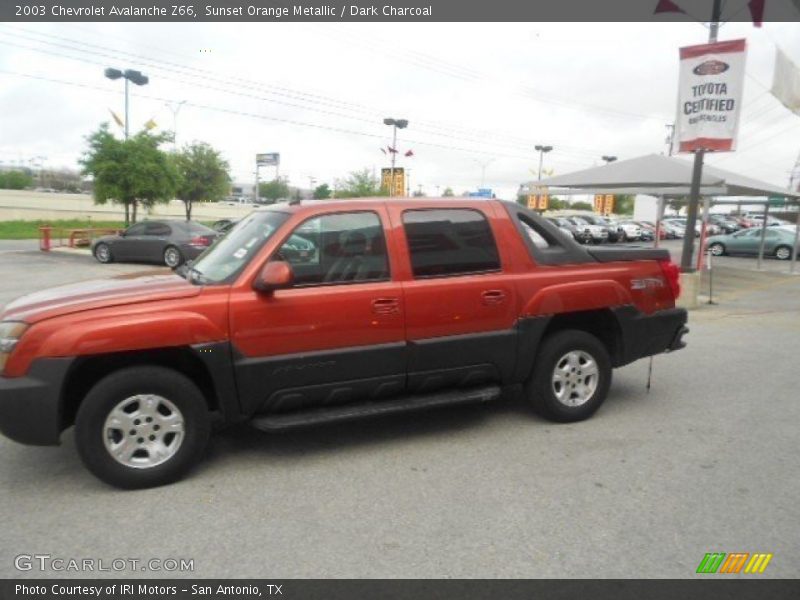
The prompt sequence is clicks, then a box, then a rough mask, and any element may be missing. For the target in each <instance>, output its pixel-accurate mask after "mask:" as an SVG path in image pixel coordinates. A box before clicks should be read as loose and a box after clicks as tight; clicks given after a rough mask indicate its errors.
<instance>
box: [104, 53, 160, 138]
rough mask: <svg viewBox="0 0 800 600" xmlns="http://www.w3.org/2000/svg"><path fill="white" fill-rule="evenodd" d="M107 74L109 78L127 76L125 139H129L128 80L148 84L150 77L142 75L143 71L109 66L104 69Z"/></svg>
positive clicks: (138, 83) (137, 83)
mask: <svg viewBox="0 0 800 600" xmlns="http://www.w3.org/2000/svg"><path fill="white" fill-rule="evenodd" d="M104 73H105V76H106V77H107V78H108V79H119V78H120V77H124V78H125V139H126V140H127V139H128V82H129V81H130V82H132V83H134V84H136V85H147V83H148V82H149V81H150V79H149V78H148V77H147V76H146V75H142V73H141V71H134V70H133V69H125V70H124V71H120V70H119V69H111V68H108V69H106V70H105V71H104Z"/></svg>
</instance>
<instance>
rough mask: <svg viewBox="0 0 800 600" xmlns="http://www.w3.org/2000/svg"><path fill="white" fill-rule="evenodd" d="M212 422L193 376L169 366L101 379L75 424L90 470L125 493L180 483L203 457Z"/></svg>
mask: <svg viewBox="0 0 800 600" xmlns="http://www.w3.org/2000/svg"><path fill="white" fill-rule="evenodd" d="M209 432H210V417H209V412H208V405H207V403H206V400H205V398H204V396H203V394H202V392H200V390H199V389H197V386H195V385H194V383H192V382H191V380H189V379H188V378H187V377H185V376H184V375H182V374H181V373H178V372H177V371H173V370H171V369H166V368H163V367H155V366H141V367H129V368H125V369H122V370H119V371H116V372H114V373H111V374H110V375H107V376H106V377H104V378H103V379H101V380H100V381H99V382H98V383H97V384H96V385H95V386H94V387H93V388H92V389H91V390H90V391H89V393H88V394H87V395H86V398H85V399H84V401H83V402H82V403H81V405H80V407H79V409H78V414H77V417H76V419H75V440H76V444H77V447H78V453H79V454H80V456H81V459H82V460H83V463H84V464H85V465H86V467H87V468H88V469H89V470H90V471H91V472H92V473H93V474H94V475H96V476H97V477H98V478H100V479H101V480H103V481H104V482H106V483H109V484H111V485H114V486H116V487H120V488H126V489H137V488H148V487H154V486H158V485H164V484H167V483H172V482H174V481H176V480H178V479H180V478H181V477H182V476H183V475H185V474H186V472H187V471H188V470H189V469H190V468H191V467H192V466H193V465H194V463H195V462H196V461H197V460H198V459H199V458H200V457H201V456H202V454H203V451H204V450H205V447H206V444H207V443H208V437H209Z"/></svg>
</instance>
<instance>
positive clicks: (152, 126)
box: [144, 119, 158, 131]
mask: <svg viewBox="0 0 800 600" xmlns="http://www.w3.org/2000/svg"><path fill="white" fill-rule="evenodd" d="M156 127H158V124H157V123H156V122H155V121H154V120H153V119H150V120H148V121H147V123H145V124H144V128H145V129H147V131H150V130H151V129H155V128H156Z"/></svg>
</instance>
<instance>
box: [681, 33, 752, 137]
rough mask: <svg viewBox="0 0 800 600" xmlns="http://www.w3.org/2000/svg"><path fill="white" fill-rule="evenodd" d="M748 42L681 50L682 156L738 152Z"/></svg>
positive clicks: (719, 43)
mask: <svg viewBox="0 0 800 600" xmlns="http://www.w3.org/2000/svg"><path fill="white" fill-rule="evenodd" d="M745 51H746V50H745V41H744V40H732V41H729V42H716V43H713V44H703V45H700V46H688V47H686V48H681V49H680V57H681V68H680V84H679V90H678V116H677V119H676V121H675V123H676V127H675V133H676V139H677V141H678V150H679V151H680V152H694V151H695V150H699V149H704V150H713V151H717V152H729V151H732V150H734V149H735V148H736V135H737V133H738V130H739V115H740V114H741V112H742V90H743V88H744V61H745Z"/></svg>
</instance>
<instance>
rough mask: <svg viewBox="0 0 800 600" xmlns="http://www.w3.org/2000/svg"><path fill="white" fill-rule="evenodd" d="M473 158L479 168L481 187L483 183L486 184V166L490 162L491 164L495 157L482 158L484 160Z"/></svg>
mask: <svg viewBox="0 0 800 600" xmlns="http://www.w3.org/2000/svg"><path fill="white" fill-rule="evenodd" d="M474 160H475V162H476V163H477V164H478V165H479V166H480V168H481V185H480V187H483V186H484V185H486V167H488V166H489V165H490V164H492V163H493V162H494V161H495V159H494V158H490V159H488V160H484V161H480V160H478V159H474Z"/></svg>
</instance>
